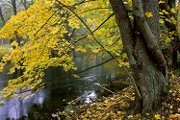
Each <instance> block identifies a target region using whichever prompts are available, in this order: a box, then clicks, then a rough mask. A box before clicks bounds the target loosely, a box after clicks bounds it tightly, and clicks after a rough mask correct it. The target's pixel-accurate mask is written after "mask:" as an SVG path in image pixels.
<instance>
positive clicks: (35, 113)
mask: <svg viewBox="0 0 180 120" xmlns="http://www.w3.org/2000/svg"><path fill="white" fill-rule="evenodd" d="M74 61H75V63H76V65H77V67H78V70H79V71H81V70H84V69H86V68H88V67H91V66H93V65H96V64H99V63H101V62H102V61H103V59H102V57H100V56H95V57H89V56H85V57H78V56H77V57H75V59H74ZM115 66H116V65H115ZM117 69H118V68H116V67H114V65H112V63H107V64H105V65H102V66H99V67H95V68H93V69H90V70H88V71H86V72H83V73H81V74H79V76H80V78H79V79H75V78H72V77H71V76H68V77H66V78H63V79H61V76H62V75H64V74H68V73H65V72H63V71H62V69H61V68H49V69H48V70H47V71H46V75H45V77H44V81H45V83H47V84H46V85H45V87H44V89H42V90H40V91H39V92H38V93H36V94H35V95H34V96H33V97H30V98H28V99H26V100H25V99H19V98H13V99H9V100H6V101H5V102H4V103H3V104H4V105H3V106H2V107H0V120H7V119H10V120H19V119H22V120H26V119H27V120H48V119H49V120H50V119H53V118H52V113H56V112H58V111H62V110H64V108H65V107H66V106H67V105H68V104H67V103H68V102H70V101H73V100H75V99H77V98H78V97H80V99H78V100H79V102H80V103H85V104H87V103H90V102H94V101H95V100H96V99H97V98H98V97H99V96H102V95H105V94H104V93H107V91H105V90H104V89H102V88H100V87H99V86H98V85H101V84H104V83H108V82H109V79H113V78H115V77H116V74H117V73H116V71H117ZM7 72H8V71H7V70H6V71H4V72H3V73H1V74H0V89H2V88H3V87H4V86H5V85H6V81H7V80H8V79H10V78H11V76H9V75H6V73H7ZM109 75H110V77H109ZM108 94H111V93H108ZM81 96H83V97H81Z"/></svg>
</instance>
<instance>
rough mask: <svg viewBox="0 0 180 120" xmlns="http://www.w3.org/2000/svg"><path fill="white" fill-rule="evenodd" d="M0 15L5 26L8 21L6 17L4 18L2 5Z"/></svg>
mask: <svg viewBox="0 0 180 120" xmlns="http://www.w3.org/2000/svg"><path fill="white" fill-rule="evenodd" d="M0 17H1V21H2V23H3V26H4V25H5V23H6V21H5V19H4V16H3V13H2V8H1V6H0Z"/></svg>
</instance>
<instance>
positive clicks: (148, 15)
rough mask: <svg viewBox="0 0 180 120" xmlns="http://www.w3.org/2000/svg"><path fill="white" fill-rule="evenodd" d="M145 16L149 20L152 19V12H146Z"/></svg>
mask: <svg viewBox="0 0 180 120" xmlns="http://www.w3.org/2000/svg"><path fill="white" fill-rule="evenodd" d="M145 16H146V17H148V18H150V17H153V14H152V12H146V13H145Z"/></svg>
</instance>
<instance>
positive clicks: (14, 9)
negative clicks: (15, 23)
mask: <svg viewBox="0 0 180 120" xmlns="http://www.w3.org/2000/svg"><path fill="white" fill-rule="evenodd" d="M11 4H12V7H13V13H14V15H16V14H17V6H16V0H11Z"/></svg>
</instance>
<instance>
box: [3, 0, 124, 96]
mask: <svg viewBox="0 0 180 120" xmlns="http://www.w3.org/2000/svg"><path fill="white" fill-rule="evenodd" d="M77 3H79V2H77V1H76V0H36V1H35V3H34V4H33V5H31V6H30V7H29V8H28V9H27V10H24V11H21V12H19V13H18V14H17V15H16V16H13V17H11V19H10V20H9V21H8V22H7V23H6V25H5V26H4V27H3V28H2V29H1V30H0V38H5V39H6V40H11V41H13V42H12V43H11V45H12V46H14V49H12V50H11V51H10V53H9V54H7V55H5V56H4V57H3V58H2V61H3V62H2V63H1V66H0V70H1V71H2V69H3V68H4V66H5V65H6V64H7V63H8V62H9V61H10V62H11V64H13V66H12V67H11V68H10V73H14V72H16V71H17V70H20V71H23V74H21V75H20V76H19V77H18V78H16V79H12V80H10V81H9V83H8V86H7V87H6V88H5V89H3V93H4V97H7V96H8V95H12V96H13V94H14V93H15V92H18V91H19V90H23V89H35V88H38V87H39V86H43V81H42V77H43V76H44V71H45V70H46V69H47V68H49V67H51V66H53V67H62V68H63V69H64V70H65V71H69V70H70V69H74V70H76V69H77V68H76V67H75V63H74V61H73V58H72V56H71V55H70V54H69V53H70V52H71V51H81V52H84V53H85V52H87V50H92V52H94V53H99V52H100V51H101V50H103V49H102V48H101V47H100V46H99V45H98V44H97V43H96V41H94V39H93V37H92V36H91V35H90V34H89V32H90V31H88V30H87V28H86V27H87V26H89V29H90V30H91V31H94V30H96V28H97V27H99V25H101V24H102V22H103V21H104V20H106V19H107V18H108V17H109V16H110V15H111V14H112V10H111V9H109V8H110V7H109V6H110V5H109V1H104V0H97V1H93V2H84V3H81V4H77ZM72 8H73V9H72ZM72 10H73V12H72ZM94 10H96V12H95V11H94ZM94 16H97V17H94ZM87 18H88V19H87ZM82 20H83V21H84V22H85V23H86V24H87V26H85V25H84V24H83V23H82ZM72 30H75V34H76V37H73V38H71V39H70V36H71V33H72ZM79 30H81V31H82V32H79ZM115 34H119V33H118V28H117V27H116V24H115V19H114V18H113V17H111V18H110V20H108V21H107V22H106V23H105V24H103V25H102V26H101V27H100V28H99V29H98V30H97V31H95V32H93V35H94V36H95V37H96V39H97V40H98V41H99V42H100V43H101V44H102V45H104V46H105V48H106V49H108V51H110V52H112V53H113V54H114V55H119V51H121V50H122V42H120V41H117V42H115V41H116V40H117V37H118V35H115ZM17 35H18V36H17ZM83 35H87V36H88V35H89V37H86V39H84V40H81V41H78V39H79V38H81V37H82V36H83ZM17 37H19V38H20V39H21V41H20V45H18V43H17V42H16V39H17ZM76 41H78V42H76ZM107 41H109V42H107ZM114 42H115V43H114ZM75 43H76V44H75ZM84 43H85V44H84ZM82 46H83V47H82ZM110 46H113V47H110ZM74 76H75V77H77V76H76V75H74Z"/></svg>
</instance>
